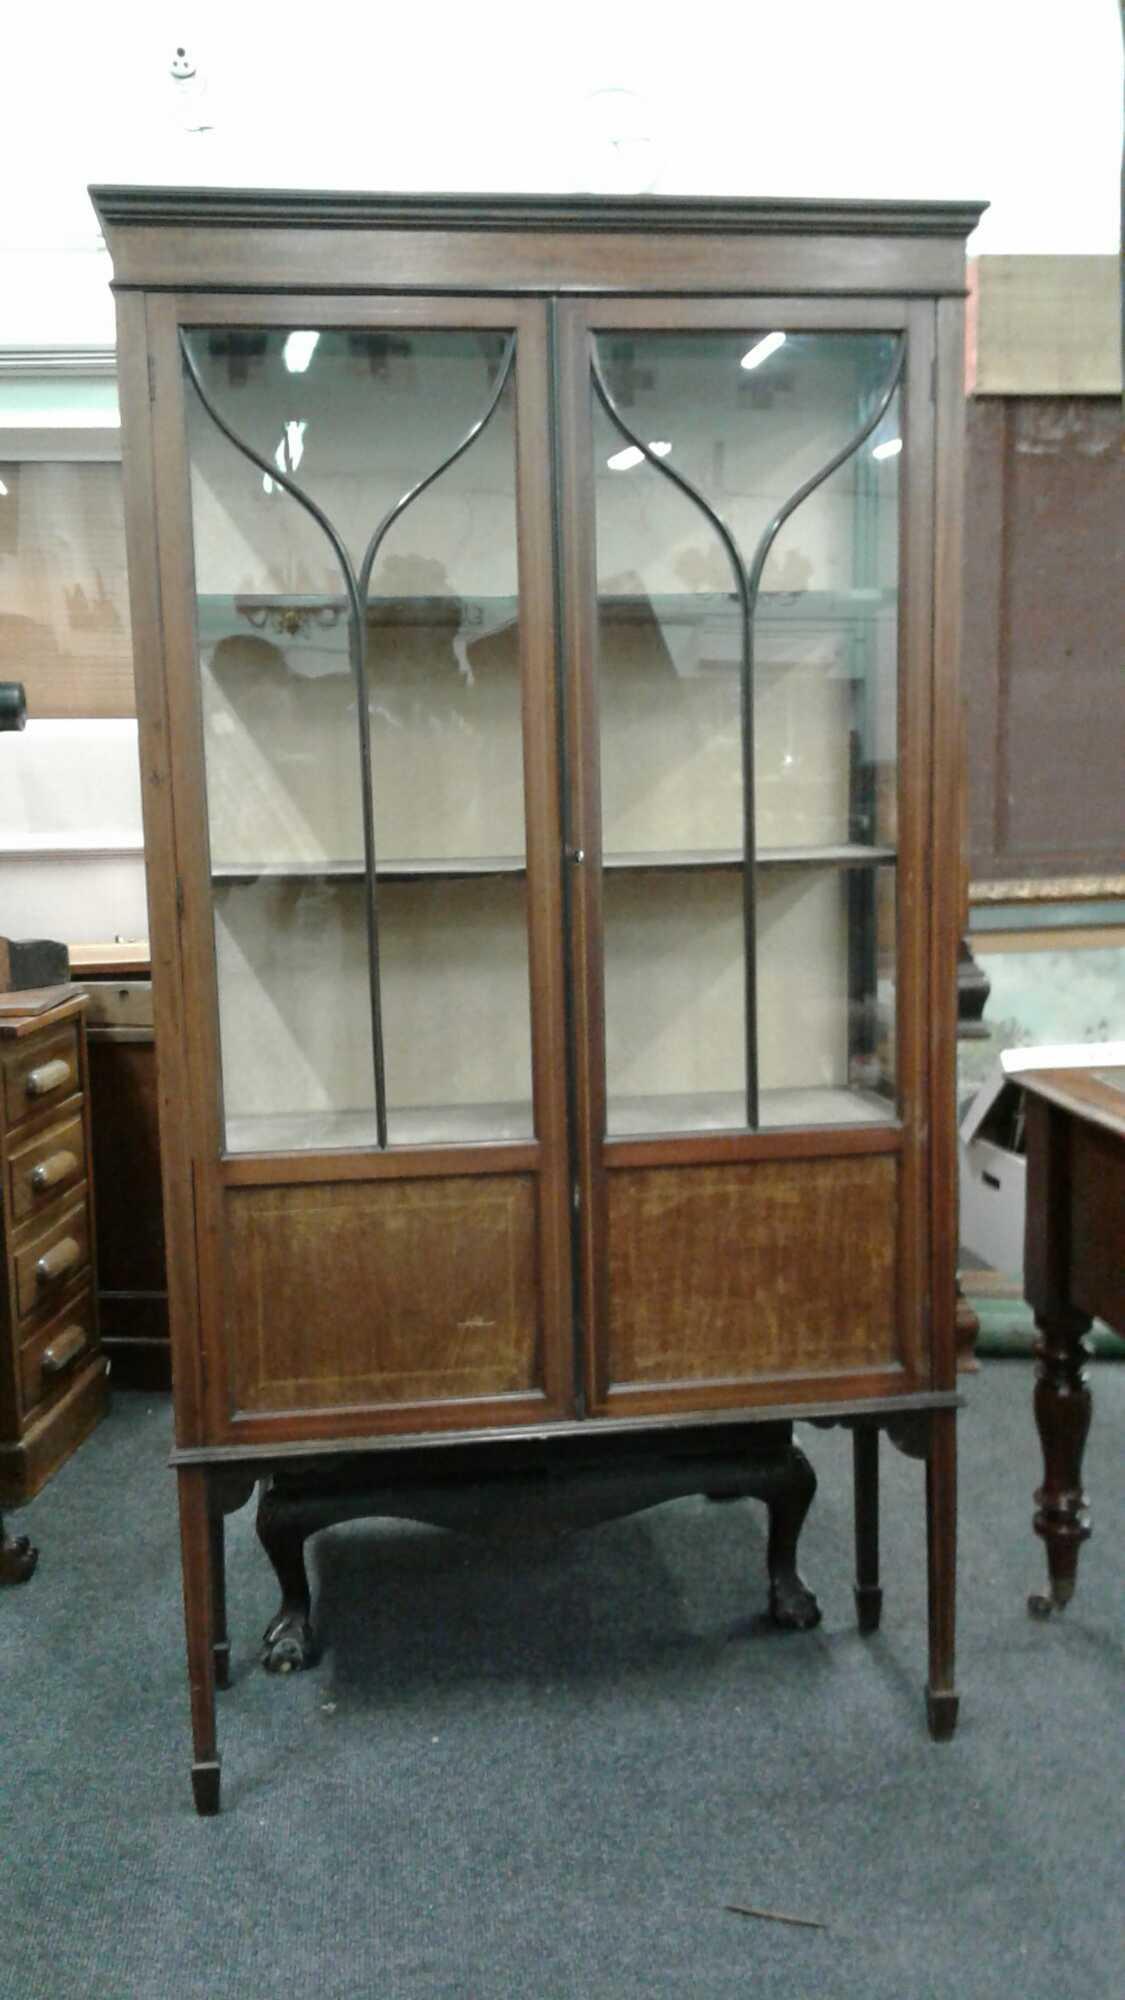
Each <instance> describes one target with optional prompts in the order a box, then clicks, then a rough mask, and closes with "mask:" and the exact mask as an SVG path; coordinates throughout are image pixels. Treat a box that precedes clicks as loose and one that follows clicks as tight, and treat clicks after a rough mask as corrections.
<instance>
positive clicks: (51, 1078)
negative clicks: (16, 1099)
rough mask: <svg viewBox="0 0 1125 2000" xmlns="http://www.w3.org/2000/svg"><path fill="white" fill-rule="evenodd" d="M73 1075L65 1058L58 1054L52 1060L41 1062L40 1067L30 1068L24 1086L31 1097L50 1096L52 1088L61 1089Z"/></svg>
mask: <svg viewBox="0 0 1125 2000" xmlns="http://www.w3.org/2000/svg"><path fill="white" fill-rule="evenodd" d="M72 1075H73V1071H72V1070H71V1067H70V1064H69V1063H68V1062H67V1061H66V1060H65V1058H64V1057H63V1056H56V1057H55V1058H54V1060H53V1061H52V1062H45V1063H41V1064H40V1065H39V1068H38V1069H29V1070H28V1072H27V1081H26V1084H25V1086H24V1087H25V1089H26V1091H27V1094H28V1096H29V1097H49V1096H50V1094H51V1092H52V1090H61V1088H62V1086H63V1084H64V1083H69V1082H70V1080H71V1077H72Z"/></svg>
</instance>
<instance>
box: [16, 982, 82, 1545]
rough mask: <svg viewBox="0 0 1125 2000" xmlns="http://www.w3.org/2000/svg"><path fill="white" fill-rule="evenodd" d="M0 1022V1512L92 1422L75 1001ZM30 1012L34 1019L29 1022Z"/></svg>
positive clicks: (32, 1007)
mask: <svg viewBox="0 0 1125 2000" xmlns="http://www.w3.org/2000/svg"><path fill="white" fill-rule="evenodd" d="M6 1004H7V1006H8V1007H9V1008H15V1007H19V1008H20V1011H16V1012H6V1013H5V1012H0V1176H2V1184H0V1247H2V1249H3V1284H2V1287H0V1504H3V1505H5V1506H18V1505H19V1504H20V1503H21V1502H23V1501H25V1500H30V1499H31V1497H32V1495H33V1494H35V1493H37V1492H38V1491H39V1488H40V1487H41V1486H42V1485H44V1483H45V1482H46V1481H47V1480H48V1479H49V1478H50V1477H51V1474H52V1473H53V1472H54V1471H55V1470H56V1469H57V1467H58V1466H59V1465H61V1464H62V1462H63V1460H64V1459H66V1458H67V1457H69V1455H70V1453H71V1452H72V1451H73V1450H74V1449H75V1447H76V1446H77V1445H78V1444H80V1443H81V1441H82V1439H83V1438H84V1437H85V1436H86V1434H87V1432H89V1431H90V1430H92V1429H93V1427H94V1425H95V1424H96V1423H97V1422H98V1420H99V1419H100V1418H101V1416H102V1415H103V1414H104V1411H105V1407H106V1394H107V1375H108V1370H107V1366H106V1362H105V1358H104V1356H103V1354H102V1352H101V1348H100V1345H99V1340H98V1314H97V1281H96V1273H95V1268H94V1261H95V1259H94V1228H93V1221H94V1217H93V1186H92V1176H91V1172H90V1157H91V1154H90V1110H89V1087H88V1073H87V1063H86V1036H85V1022H84V1009H85V1006H86V999H85V995H84V994H82V993H81V992H80V991H79V990H78V989H77V988H74V989H61V990H60V997H59V999H58V1000H57V1002H56V1003H55V1004H53V1005H50V1006H48V1007H46V1008H44V1007H42V1004H41V1002H40V1001H39V1000H37V997H36V996H35V995H33V994H26V995H22V996H9V998H8V1000H7V1003H6ZM37 1010H38V1011H37Z"/></svg>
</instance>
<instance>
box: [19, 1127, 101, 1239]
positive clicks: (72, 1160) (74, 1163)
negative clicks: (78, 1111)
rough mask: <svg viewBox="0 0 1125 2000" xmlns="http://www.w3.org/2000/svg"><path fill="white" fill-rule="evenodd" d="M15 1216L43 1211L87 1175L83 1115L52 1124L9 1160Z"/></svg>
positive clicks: (21, 1217)
mask: <svg viewBox="0 0 1125 2000" xmlns="http://www.w3.org/2000/svg"><path fill="white" fill-rule="evenodd" d="M8 1172H9V1180H10V1185H11V1201H12V1219H13V1221H14V1222H16V1223H21V1222H26V1221H28V1220H29V1218H31V1217H33V1216H36V1215H40V1214H43V1213H44V1212H45V1211H46V1210H47V1209H48V1208H49V1207H50V1204H51V1202H52V1201H57V1200H58V1198H59V1196H60V1195H63V1194H69V1192H70V1190H71V1189H72V1188H74V1187H77V1185H78V1183H79V1181H81V1180H84V1179H85V1174H86V1134H85V1131H84V1129H83V1124H82V1119H81V1116H79V1117H77V1118H68V1119H67V1120H66V1122H65V1124H61V1125H49V1126H48V1127H47V1130H46V1131H45V1132H39V1133H37V1134H36V1136H35V1138H34V1139H28V1140H25V1141H24V1144H23V1145H22V1146H20V1147H19V1148H18V1150H17V1151H16V1152H14V1153H13V1154H12V1157H11V1160H10V1162H9V1168H8Z"/></svg>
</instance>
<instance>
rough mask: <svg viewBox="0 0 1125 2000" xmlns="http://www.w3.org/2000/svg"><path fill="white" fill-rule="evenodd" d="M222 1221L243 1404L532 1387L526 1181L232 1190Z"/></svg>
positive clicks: (279, 1407) (313, 1404) (534, 1307)
mask: <svg viewBox="0 0 1125 2000" xmlns="http://www.w3.org/2000/svg"><path fill="white" fill-rule="evenodd" d="M227 1220H228V1232H227V1243H228V1247H227V1260H226V1281H227V1318H228V1333H229V1340H230V1351H231V1354H232V1356H233V1366H234V1398H235V1406H236V1408H237V1409H239V1410H243V1411H247V1412H250V1411H255V1412H256V1411H267V1410H270V1411H288V1410H298V1409H306V1410H323V1409H330V1408H335V1407H339V1408H348V1409H354V1408H356V1407H357V1406H363V1405H368V1404H369V1405H373V1406H378V1405H397V1406H401V1405H403V1404H410V1403H415V1402H427V1403H432V1402H447V1401H455V1400H459V1399H462V1398H478V1397H484V1396H502V1395H508V1394H514V1393H518V1392H520V1391H524V1392H526V1391H528V1390H534V1389H537V1388H538V1387H539V1386H540V1381H541V1366H540V1346H539V1335H538V1323H539V1312H538V1276H539V1271H538V1265H539V1256H538V1244H537V1233H536V1204H535V1181H534V1178H533V1177H532V1176H530V1175H519V1176H515V1175H513V1176H512V1177H511V1178H506V1177H505V1178H501V1177H495V1178H489V1179H487V1180H484V1181H481V1180H474V1179H471V1178H469V1177H468V1176H458V1177H457V1178H455V1179H451V1180H446V1181H435V1180H418V1181H384V1182H378V1183H370V1182H369V1183H365V1184H364V1183H354V1182H353V1183H347V1184H344V1185H342V1186H340V1185H331V1184H330V1185H320V1186H316V1187H271V1188H236V1189H232V1190H231V1191H230V1193H229V1195H228V1197H227Z"/></svg>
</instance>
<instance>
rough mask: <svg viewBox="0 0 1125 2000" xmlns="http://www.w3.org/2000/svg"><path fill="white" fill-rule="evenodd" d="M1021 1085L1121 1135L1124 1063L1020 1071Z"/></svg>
mask: <svg viewBox="0 0 1125 2000" xmlns="http://www.w3.org/2000/svg"><path fill="white" fill-rule="evenodd" d="M1018 1081H1019V1084H1020V1087H1021V1089H1023V1090H1026V1091H1030V1092H1031V1094H1032V1096H1033V1097H1042V1098H1045V1099H1046V1101H1047V1103H1048V1104H1054V1105H1057V1106H1058V1108H1059V1109H1060V1110H1062V1111H1070V1112H1072V1113H1073V1114H1074V1116H1075V1117H1076V1118H1087V1119H1089V1120H1090V1122H1091V1124H1094V1125H1101V1126H1102V1127H1103V1128H1104V1129H1105V1130H1106V1131H1108V1132H1113V1133H1116V1135H1117V1136H1118V1138H1121V1139H1125V1064H1122V1065H1106V1066H1105V1067H1103V1068H1100V1069H1032V1070H1024V1071H1021V1073H1020V1075H1019V1078H1018Z"/></svg>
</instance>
